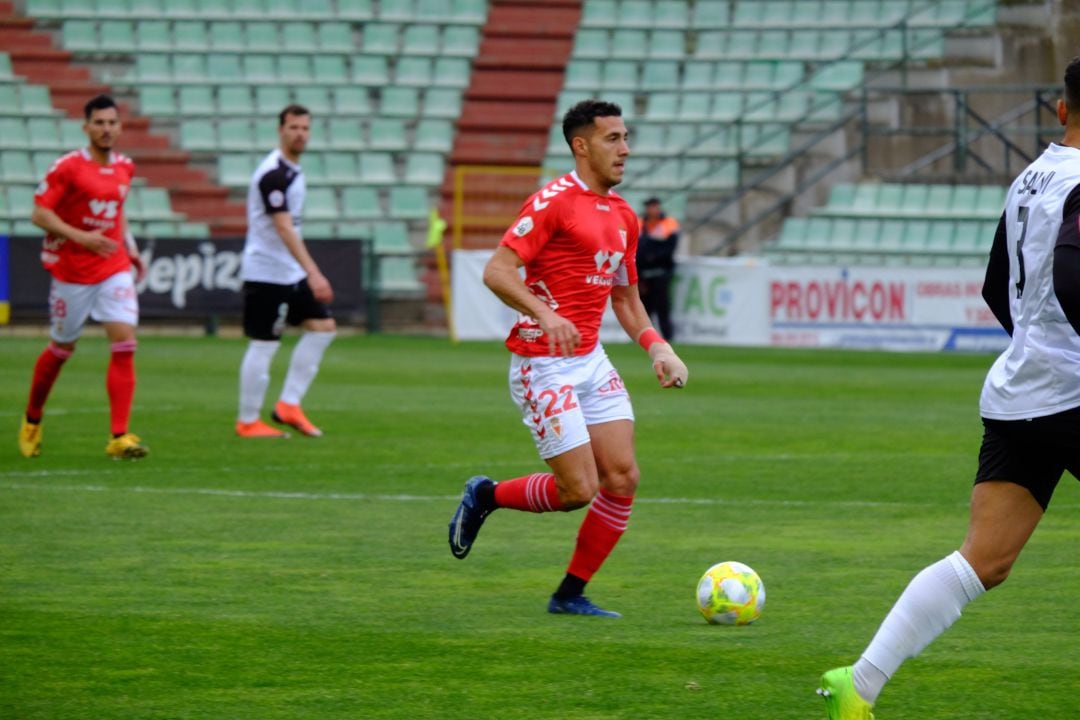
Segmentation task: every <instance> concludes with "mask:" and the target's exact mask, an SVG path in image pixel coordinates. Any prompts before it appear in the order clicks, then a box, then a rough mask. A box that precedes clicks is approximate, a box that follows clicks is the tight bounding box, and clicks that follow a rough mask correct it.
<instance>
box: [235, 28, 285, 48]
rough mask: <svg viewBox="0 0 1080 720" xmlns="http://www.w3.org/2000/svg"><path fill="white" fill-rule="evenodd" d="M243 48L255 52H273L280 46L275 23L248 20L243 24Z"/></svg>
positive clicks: (280, 42) (280, 41)
mask: <svg viewBox="0 0 1080 720" xmlns="http://www.w3.org/2000/svg"><path fill="white" fill-rule="evenodd" d="M244 48H245V49H247V50H253V51H255V52H275V51H280V50H281V48H282V39H281V37H280V36H279V34H278V26H277V23H272V22H248V23H245V24H244Z"/></svg>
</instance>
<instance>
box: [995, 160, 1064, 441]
mask: <svg viewBox="0 0 1080 720" xmlns="http://www.w3.org/2000/svg"><path fill="white" fill-rule="evenodd" d="M1078 184H1080V150H1077V149H1075V148H1071V147H1066V146H1064V145H1057V144H1052V145H1050V147H1049V148H1047V149H1046V151H1045V152H1044V153H1043V154H1042V155H1041V156H1040V157H1039V158H1038V159H1037V160H1035V162H1033V163H1032V164H1031V165H1029V166H1028V168H1027V169H1026V170H1025V171H1024V172H1023V173H1021V174H1020V176H1019V177H1018V178H1016V180H1014V181H1013V184H1012V186H1011V187H1010V188H1009V194H1008V196H1007V198H1006V201H1005V230H1006V238H1007V249H1008V255H1009V293H1010V301H1009V313H1010V314H1011V316H1012V321H1013V334H1012V342H1010V343H1009V347H1008V348H1007V349H1006V350H1005V352H1003V353H1002V354H1001V356H1000V357H998V359H997V360H996V361H995V362H994V365H993V367H991V368H990V372H989V374H987V376H986V382H985V383H984V384H983V390H982V397H981V399H980V401H979V408H980V411H981V414H982V416H983V417H985V418H990V419H992V420H1022V419H1027V418H1035V417H1043V416H1046V415H1053V414H1055V413H1059V412H1064V411H1065V410H1071V409H1073V408H1076V407H1080V335H1077V334H1076V331H1075V330H1073V328H1072V325H1070V324H1069V321H1068V320H1067V319H1066V317H1065V313H1064V312H1063V311H1062V309H1061V304H1060V303H1059V302H1058V299H1057V296H1056V295H1055V294H1054V247H1055V246H1056V245H1057V239H1058V233H1059V231H1060V230H1061V223H1062V219H1063V218H1062V215H1063V209H1064V205H1065V199H1066V198H1067V197H1068V196H1069V193H1071V192H1072V191H1073V190H1074V189H1075V188H1076V187H1077V185H1078Z"/></svg>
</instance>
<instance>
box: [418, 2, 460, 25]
mask: <svg viewBox="0 0 1080 720" xmlns="http://www.w3.org/2000/svg"><path fill="white" fill-rule="evenodd" d="M416 17H418V18H422V19H423V20H424V22H436V23H441V24H446V23H452V22H454V8H453V4H452V3H451V1H450V0H417V1H416Z"/></svg>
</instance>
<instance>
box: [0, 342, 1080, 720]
mask: <svg viewBox="0 0 1080 720" xmlns="http://www.w3.org/2000/svg"><path fill="white" fill-rule="evenodd" d="M44 342H45V341H44V340H43V339H21V338H13V337H5V338H4V339H3V340H2V341H0V399H2V403H0V418H2V419H3V422H2V423H0V425H2V428H6V430H3V433H0V440H2V438H3V437H4V436H5V435H4V434H6V437H7V438H8V439H7V440H5V441H3V442H0V718H4V719H5V720H7V719H8V718H12V719H18V720H38V719H41V720H45V719H49V720H54V719H58V718H62V719H64V720H81V719H93V720H111V719H115V718H130V719H132V720H136V719H137V720H165V719H169V720H188V719H191V720H196V719H198V720H203V719H209V720H218V719H231V718H243V719H247V718H251V719H252V720H256V719H257V720H277V719H281V720H285V719H288V720H296V719H298V718H304V719H307V718H311V719H317V720H337V719H346V718H348V719H350V720H353V719H355V718H402V719H404V718H410V719H413V718H438V719H444V718H447V719H449V718H469V719H473V718H494V719H498V720H501V719H504V718H505V719H516V718H521V719H525V718H528V719H530V720H533V719H536V718H553V719H554V718H576V719H583V720H601V719H603V720H608V719H614V718H634V719H637V718H706V717H740V718H753V719H754V720H786V719H791V720H796V719H798V720H805V719H807V718H823V717H824V708H823V703H821V701H820V699H819V698H817V697H816V696H815V695H814V689H815V687H816V682H817V678H818V676H819V674H820V673H821V672H822V671H823V670H825V669H827V668H829V667H832V666H835V665H838V664H845V663H848V662H851V661H852V660H854V659H855V658H856V657H857V655H858V653H859V652H860V651H861V650H862V648H863V647H864V645H865V644H866V642H867V641H868V640H869V639H870V637H871V635H872V634H873V632H874V630H875V629H876V627H877V625H878V623H879V622H880V620H881V618H882V617H883V615H884V613H885V612H886V611H887V610H888V608H889V607H890V605H891V604H892V602H893V600H894V599H895V597H896V596H897V595H898V594H899V592H900V591H901V590H902V589H903V587H904V586H905V585H906V583H907V581H908V580H909V579H910V577H911V576H912V575H913V574H914V573H915V572H917V571H918V570H919V569H921V568H922V567H923V566H925V565H926V564H928V563H930V562H932V561H934V560H937V559H938V558H940V557H942V556H944V555H945V554H947V553H949V552H951V551H952V550H953V549H955V547H957V546H958V544H959V543H960V541H961V539H962V537H963V533H964V530H965V527H966V522H967V511H966V507H967V498H968V494H969V485H970V478H971V477H972V475H973V473H974V470H975V460H976V453H977V451H978V447H979V440H980V436H981V426H980V423H979V419H978V407H977V401H978V392H979V387H980V385H981V382H982V377H983V374H984V372H985V370H986V368H987V367H988V366H989V363H990V361H991V358H990V357H988V356H981V355H980V356H943V355H886V354H877V353H845V352H826V351H817V352H811V351H780V350H745V349H721V348H683V355H684V358H685V359H686V361H687V363H688V365H689V366H690V369H691V380H690V383H689V386H688V388H687V389H686V390H684V391H681V392H675V391H661V390H659V389H658V388H657V387H656V386H655V379H654V378H653V377H652V376H651V372H650V368H649V364H648V360H647V358H646V357H645V356H644V354H643V353H642V352H641V351H640V349H638V348H637V347H631V346H615V347H611V348H609V351H610V354H611V355H612V359H613V360H614V362H615V364H616V366H618V367H619V368H620V370H621V371H622V374H623V377H624V379H625V381H626V384H627V386H628V387H629V388H630V391H631V393H632V394H633V398H634V403H635V408H636V411H637V414H638V423H637V450H638V458H639V461H640V465H641V468H642V478H643V480H642V485H641V490H640V494H639V496H638V497H639V502H638V503H637V504H636V505H635V509H634V516H633V518H632V519H631V525H630V531H629V532H628V533H627V534H626V536H625V537H624V538H623V541H622V543H621V544H620V545H619V547H617V548H616V550H615V552H614V554H613V555H612V557H611V558H610V560H609V561H608V563H607V565H606V566H605V567H604V568H603V569H602V570H601V572H600V574H599V575H598V576H597V577H596V579H595V580H594V582H593V583H592V585H591V586H590V591H589V592H590V595H591V596H592V597H593V599H594V600H596V601H597V602H598V603H600V604H602V605H604V606H607V607H611V608H613V609H617V610H620V611H621V612H623V613H624V615H625V617H624V618H623V619H622V620H619V621H608V620H599V619H583V618H567V617H557V616H550V615H548V614H547V613H546V612H545V604H546V601H547V598H548V596H549V594H550V592H551V591H552V590H553V589H554V586H555V585H556V584H557V582H558V580H559V579H560V577H561V575H562V573H563V571H564V568H565V564H566V561H567V559H568V558H569V553H570V549H571V546H572V543H573V538H574V535H575V533H576V529H577V525H578V523H579V522H580V520H581V517H582V515H581V514H580V513H574V514H570V515H546V516H534V515H527V514H521V513H514V512H511V511H501V512H499V513H496V514H495V515H493V516H492V517H491V519H490V520H489V521H488V524H487V526H486V527H485V528H484V530H483V532H482V533H481V535H480V538H479V541H478V543H477V545H476V547H475V548H474V549H473V552H472V555H471V556H470V557H469V558H468V559H467V560H465V561H463V562H462V561H457V560H455V559H453V558H452V557H451V555H450V553H449V551H448V548H447V544H446V524H447V521H448V520H449V517H450V514H451V512H452V510H453V508H454V506H455V503H456V497H457V495H458V494H459V492H460V488H461V484H462V482H463V481H464V480H465V479H466V478H467V477H468V476H470V475H472V474H474V473H479V472H483V473H487V474H490V475H493V476H495V477H496V478H504V477H512V476H517V475H521V474H525V473H528V472H532V471H536V470H538V469H540V468H541V467H542V465H541V464H540V463H539V461H538V460H537V459H536V456H535V451H534V449H533V446H532V443H531V442H530V439H529V437H528V434H527V431H526V429H525V428H524V427H523V426H522V425H521V423H520V419H519V417H518V416H517V414H516V411H515V409H514V408H513V407H512V405H511V403H510V401H509V398H508V394H507V390H506V380H505V377H506V366H507V356H506V353H505V352H504V351H503V350H502V348H501V347H500V346H498V345H497V344H494V343H491V344H470V345H461V346H456V347H455V346H452V345H450V344H449V343H447V342H445V341H440V340H433V339H416V338H401V337H386V336H384V337H347V338H341V339H339V340H338V341H337V342H336V343H335V344H334V345H333V346H332V347H331V348H330V351H329V352H328V354H327V356H326V360H325V363H324V365H323V369H322V373H321V375H320V376H319V378H318V380H317V381H316V383H315V385H314V387H313V389H312V390H311V392H310V393H309V396H308V398H307V401H306V403H305V405H306V408H307V410H308V412H309V414H310V416H311V417H312V418H313V419H314V420H315V421H316V422H317V423H318V424H320V425H321V426H322V427H323V429H324V430H325V431H326V437H324V438H322V439H317V440H312V439H307V438H298V437H294V438H292V439H290V440H288V441H284V442H282V441H250V440H249V441H242V440H239V439H237V438H236V437H234V436H233V433H232V424H233V420H234V414H235V404H236V393H237V390H236V376H237V370H238V366H239V362H240V358H241V355H242V353H243V349H244V344H243V341H241V340H238V339H215V338H162V337H145V338H143V339H142V340H141V342H140V346H139V353H138V356H137V366H138V372H139V387H138V391H137V393H136V398H135V411H134V416H133V425H132V429H133V430H135V431H136V432H138V433H140V434H141V435H142V436H143V438H144V440H145V441H146V442H147V443H148V444H149V445H150V447H151V451H152V452H151V456H150V457H149V458H148V459H147V460H145V461H142V462H139V463H120V462H114V461H111V460H108V459H107V458H106V457H105V455H104V452H103V448H104V445H105V442H106V439H107V437H106V434H107V428H108V420H107V405H106V400H105V391H104V369H105V364H106V355H107V348H106V345H105V343H104V341H103V340H100V339H94V338H88V339H87V340H85V341H83V343H82V345H81V346H80V347H79V349H78V351H77V352H76V354H75V355H74V357H73V358H72V359H71V361H69V363H68V365H67V367H66V368H65V370H64V373H63V375H62V376H61V378H60V381H59V383H58V385H57V387H56V388H55V390H54V393H53V396H52V398H51V399H50V404H49V407H48V410H47V415H46V426H45V443H44V453H43V455H42V457H40V458H37V459H35V460H25V459H23V458H22V457H20V456H19V455H18V453H17V449H16V444H15V435H16V431H17V428H18V424H19V417H20V413H21V411H22V408H23V405H24V403H25V397H26V392H27V387H28V382H29V378H30V373H31V367H32V365H33V362H34V359H35V357H36V356H37V354H38V352H40V349H41V348H42V347H43V346H44ZM289 349H290V346H289V344H288V343H287V344H286V347H284V348H282V352H280V353H279V354H278V357H277V359H276V360H275V364H274V382H273V383H272V385H271V389H270V393H269V397H270V399H273V398H274V397H276V392H277V389H278V388H279V387H280V384H281V381H282V379H283V376H284V371H285V365H286V362H287V358H288V351H289ZM2 428H0V429H2ZM1077 498H1078V496H1077V488H1076V483H1075V482H1073V481H1072V480H1071V479H1070V478H1068V477H1067V478H1066V480H1065V481H1063V483H1062V485H1061V487H1060V488H1059V490H1058V494H1057V497H1056V499H1055V503H1054V504H1053V505H1052V506H1051V511H1050V513H1049V514H1048V516H1047V518H1046V519H1045V520H1044V522H1043V525H1042V526H1041V527H1040V529H1039V530H1038V531H1037V532H1036V533H1035V536H1034V538H1033V540H1032V542H1031V544H1030V545H1029V547H1028V549H1027V550H1026V551H1025V552H1024V554H1023V556H1022V557H1021V561H1020V563H1019V564H1018V567H1017V568H1016V570H1015V571H1014V574H1013V577H1012V578H1011V579H1010V580H1009V582H1007V583H1006V584H1005V585H1004V586H1002V587H1001V588H1000V589H997V590H995V591H993V592H992V593H990V594H988V595H986V596H984V597H983V598H981V599H980V600H979V601H977V602H976V603H974V604H973V605H971V606H969V608H968V610H967V612H966V613H965V616H964V618H963V619H961V621H960V622H959V623H958V624H957V625H956V626H954V627H953V628H952V630H950V631H949V632H948V633H947V634H946V635H945V636H943V637H942V638H941V639H940V640H939V641H938V642H937V643H935V644H934V645H932V646H931V647H930V648H929V649H928V650H927V651H926V652H925V653H924V654H923V655H922V656H921V657H919V658H917V659H916V660H913V661H910V662H909V663H908V664H907V665H905V666H904V667H903V668H902V669H901V671H900V673H899V674H898V675H897V677H896V678H895V679H894V681H893V682H892V683H891V684H890V685H889V686H888V687H887V688H886V691H885V693H884V694H883V696H882V698H881V700H880V702H879V703H878V707H877V708H876V713H877V716H878V718H879V719H880V720H914V719H915V718H918V719H920V720H923V719H925V718H928V717H932V718H935V719H938V720H940V719H942V718H963V719H964V720H976V719H986V720H989V719H991V718H993V719H994V720H1001V719H1002V718H1036V717H1038V718H1065V717H1070V716H1073V715H1075V712H1076V707H1077V705H1076V687H1075V681H1074V679H1075V678H1076V677H1077V675H1078V674H1080V653H1077V651H1076V641H1077V637H1078V632H1077V630H1078V623H1080V618H1078V616H1077V613H1076V611H1075V604H1074V598H1075V596H1076V594H1077V592H1078V591H1080V580H1078V579H1077V576H1076V561H1075V558H1076V553H1077V549H1078V547H1080V542H1078V541H1080V522H1078V521H1080V503H1078V500H1077ZM728 559H733V560H740V561H742V562H745V563H747V564H749V565H751V566H752V567H754V568H755V569H756V570H757V571H758V572H759V573H760V574H761V576H762V578H763V579H764V582H765V584H766V586H767V589H768V598H769V599H768V604H767V606H766V608H765V612H764V614H763V616H762V618H761V619H760V620H759V621H758V622H757V623H756V624H754V625H752V626H749V627H744V628H729V627H712V626H709V625H706V623H705V622H704V621H703V620H702V619H701V617H700V616H699V615H698V613H697V610H696V609H695V606H694V588H695V583H696V581H697V579H698V577H699V576H700V574H701V573H702V572H703V571H704V570H705V569H706V568H707V567H708V566H709V565H711V564H712V563H715V562H719V561H721V560H728Z"/></svg>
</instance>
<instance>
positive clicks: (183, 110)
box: [177, 85, 217, 117]
mask: <svg viewBox="0 0 1080 720" xmlns="http://www.w3.org/2000/svg"><path fill="white" fill-rule="evenodd" d="M177 108H178V110H179V112H180V114H181V115H184V116H186V117H190V116H193V115H202V116H211V115H215V114H216V113H217V105H216V104H215V103H214V94H213V91H212V89H211V88H210V86H208V85H190V86H184V87H181V88H180V90H179V92H178V93H177Z"/></svg>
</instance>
